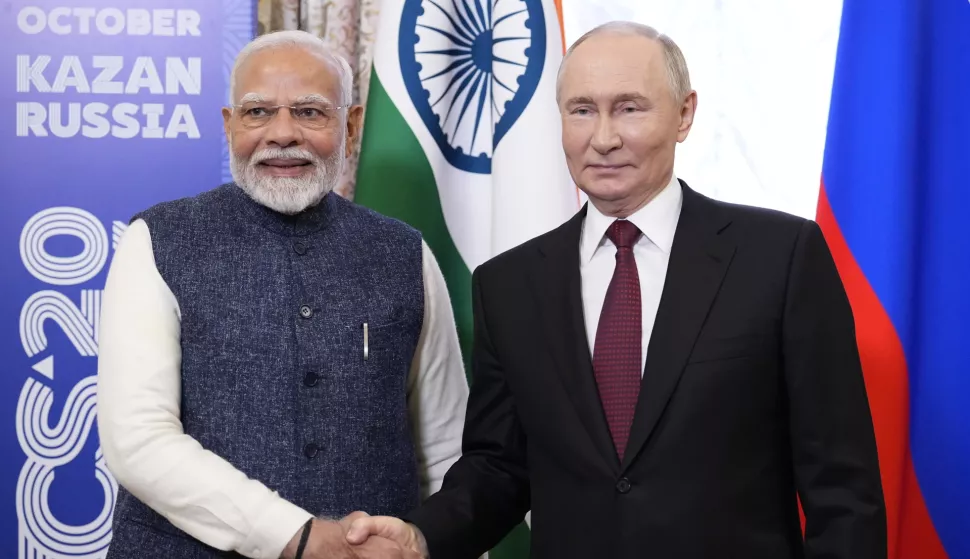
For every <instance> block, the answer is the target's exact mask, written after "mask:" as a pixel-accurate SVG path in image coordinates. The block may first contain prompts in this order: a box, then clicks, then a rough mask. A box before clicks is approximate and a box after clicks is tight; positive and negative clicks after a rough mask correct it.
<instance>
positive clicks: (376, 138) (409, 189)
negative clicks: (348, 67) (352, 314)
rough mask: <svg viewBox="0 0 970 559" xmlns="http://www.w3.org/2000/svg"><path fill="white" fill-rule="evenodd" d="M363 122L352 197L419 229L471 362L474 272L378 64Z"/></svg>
mask: <svg viewBox="0 0 970 559" xmlns="http://www.w3.org/2000/svg"><path fill="white" fill-rule="evenodd" d="M365 123H366V124H365V126H364V137H363V140H362V143H361V149H360V165H359V167H358V170H357V189H356V192H355V194H354V201H355V202H357V203H358V204H360V205H362V206H367V207H368V208H371V209H373V210H374V211H377V212H379V213H382V214H384V215H386V216H388V217H393V218H396V219H400V220H401V221H403V222H405V223H407V224H409V225H411V226H412V227H414V228H415V229H417V230H419V231H421V234H422V235H423V236H424V239H425V241H427V243H428V246H430V247H431V251H432V252H433V253H434V255H435V258H436V259H437V260H438V265H439V266H441V272H442V274H444V276H445V282H446V283H447V284H448V293H449V294H450V295H451V306H452V308H453V309H454V312H455V322H456V323H457V325H458V339H459V341H460V342H461V350H462V353H463V354H464V355H465V361H466V363H467V357H468V355H470V353H471V340H472V306H471V300H472V280H471V272H469V270H468V266H466V265H465V262H464V260H462V259H461V255H460V254H459V253H458V249H457V248H456V247H455V243H454V242H453V241H452V240H451V235H450V234H449V233H448V227H447V225H445V216H444V214H442V213H441V203H440V202H439V200H438V187H437V185H436V184H435V179H434V173H433V172H432V171H431V164H430V163H428V158H427V157H426V156H425V154H424V150H423V149H422V148H421V144H420V143H419V142H418V139H417V138H416V137H415V136H414V133H413V132H412V131H411V127H410V126H408V123H407V121H405V120H404V117H403V116H401V113H399V112H398V110H397V107H395V106H394V103H393V102H391V98H390V97H389V96H388V95H387V91H385V90H384V86H383V85H381V81H380V79H379V78H378V77H377V69H376V68H375V69H374V71H373V72H371V80H370V92H369V93H368V97H367V115H366V117H365ZM466 370H467V369H466Z"/></svg>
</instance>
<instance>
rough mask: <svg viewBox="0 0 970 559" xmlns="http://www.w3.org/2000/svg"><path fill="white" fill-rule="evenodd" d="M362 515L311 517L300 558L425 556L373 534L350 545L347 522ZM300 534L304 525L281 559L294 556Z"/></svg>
mask: <svg viewBox="0 0 970 559" xmlns="http://www.w3.org/2000/svg"><path fill="white" fill-rule="evenodd" d="M363 517H366V515H364V514H357V513H355V515H352V516H351V517H348V518H346V519H344V521H341V522H339V523H338V522H330V521H326V520H314V521H313V525H312V526H311V528H310V537H309V539H307V544H306V547H304V549H303V559H371V558H374V559H378V558H379V559H422V558H423V557H426V556H425V555H420V554H419V553H418V552H417V551H412V550H410V549H409V548H407V547H404V546H403V545H401V544H399V543H398V542H397V540H393V539H391V538H384V537H376V538H371V539H369V540H368V539H367V538H364V540H366V541H364V542H362V543H363V545H357V546H352V545H351V544H350V542H349V540H348V539H347V537H348V532H347V527H348V526H349V525H350V524H352V522H347V521H353V519H355V518H363ZM378 518H380V517H378ZM302 534H303V528H300V530H299V531H298V532H297V533H296V534H295V535H294V536H293V539H291V540H290V543H288V544H287V546H286V548H285V549H284V550H283V554H282V555H281V556H280V557H281V559H293V558H294V557H295V556H296V549H297V547H298V546H299V543H300V536H301V535H302Z"/></svg>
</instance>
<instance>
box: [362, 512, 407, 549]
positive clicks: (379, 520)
mask: <svg viewBox="0 0 970 559" xmlns="http://www.w3.org/2000/svg"><path fill="white" fill-rule="evenodd" d="M370 536H380V537H382V538H387V539H389V540H392V541H394V542H396V543H397V544H398V545H406V544H407V536H408V534H407V526H406V525H405V524H404V523H403V522H401V521H400V520H398V519H397V518H393V517H389V516H370V517H367V518H358V519H357V520H354V522H353V523H352V524H351V526H350V530H348V531H347V541H348V542H350V543H352V544H354V545H357V544H361V543H364V542H365V541H366V540H367V538H368V537H370Z"/></svg>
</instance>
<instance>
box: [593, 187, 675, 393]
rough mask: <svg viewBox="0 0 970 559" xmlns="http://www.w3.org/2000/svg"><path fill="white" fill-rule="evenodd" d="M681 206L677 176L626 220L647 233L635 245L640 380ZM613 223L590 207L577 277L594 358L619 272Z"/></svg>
mask: <svg viewBox="0 0 970 559" xmlns="http://www.w3.org/2000/svg"><path fill="white" fill-rule="evenodd" d="M683 202H684V192H683V190H682V189H681V187H680V182H678V181H677V177H676V176H674V175H671V177H670V182H669V183H667V186H665V187H664V189H663V190H661V191H660V192H659V193H658V194H657V195H656V196H655V197H654V198H653V200H650V201H649V202H647V205H645V206H643V207H642V208H640V209H639V210H637V211H636V212H635V213H633V214H632V215H631V216H629V217H628V218H627V220H629V221H631V222H633V224H634V225H636V226H637V228H639V229H640V232H641V233H643V235H641V236H640V238H639V239H637V242H636V244H634V245H633V257H634V259H635V260H636V262H637V276H639V278H640V303H641V305H642V306H643V308H642V321H643V325H642V328H643V330H642V332H643V341H642V343H641V345H640V355H641V360H640V374H641V375H643V369H644V367H646V363H647V346H648V345H649V343H650V334H651V333H652V332H653V323H654V321H655V320H656V319H657V309H658V308H659V307H660V296H661V295H662V294H663V289H664V280H665V279H666V277H667V264H668V263H669V262H670V248H671V246H672V245H673V243H674V232H675V231H676V230H677V222H678V221H679V220H680V208H681V206H682V205H683ZM614 221H616V218H613V217H609V216H606V215H603V214H602V213H601V212H600V211H599V210H598V209H596V206H594V205H593V204H592V202H590V203H589V205H588V207H587V209H586V218H585V220H584V221H583V232H582V235H581V236H580V241H579V257H580V264H579V272H580V277H581V278H582V285H583V313H584V317H585V321H586V337H587V341H588V342H589V352H590V355H592V354H593V352H594V351H595V347H596V329H597V327H598V326H599V319H600V312H602V310H603V302H604V301H605V300H606V290H607V289H608V288H609V286H610V281H611V280H612V279H613V271H614V270H615V269H616V246H615V245H613V241H611V240H610V239H609V237H607V236H606V230H607V229H608V228H609V226H610V224H612V223H613V222H614Z"/></svg>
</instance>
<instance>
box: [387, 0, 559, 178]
mask: <svg viewBox="0 0 970 559" xmlns="http://www.w3.org/2000/svg"><path fill="white" fill-rule="evenodd" d="M398 50H399V52H400V57H401V74H402V75H403V77H404V85H405V87H407V90H408V95H409V96H410V97H411V102H413V103H414V106H415V108H416V109H417V110H418V114H420V115H421V120H423V121H424V124H425V126H427V127H428V130H429V131H430V132H431V135H432V136H433V137H434V139H435V142H437V144H438V147H439V148H440V149H441V152H442V153H443V154H444V156H445V159H447V161H448V162H449V163H451V164H452V165H454V166H455V167H457V168H459V169H462V170H464V171H469V172H472V173H490V172H491V170H492V153H493V151H494V150H495V147H496V146H497V145H498V144H499V142H501V141H502V137H503V136H505V134H506V133H507V132H508V131H509V129H511V128H512V125H513V124H514V123H515V121H516V119H518V118H519V117H520V116H521V115H522V112H523V111H524V110H525V108H526V106H528V104H529V101H530V100H531V99H532V96H533V94H534V93H535V91H536V87H537V86H538V85H539V78H540V77H542V68H543V66H544V65H545V61H546V25H545V15H544V14H543V11H542V0H405V2H404V10H403V12H402V14H401V28H400V32H399V34H398ZM549 102H550V103H551V102H552V100H551V99H550V100H549Z"/></svg>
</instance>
